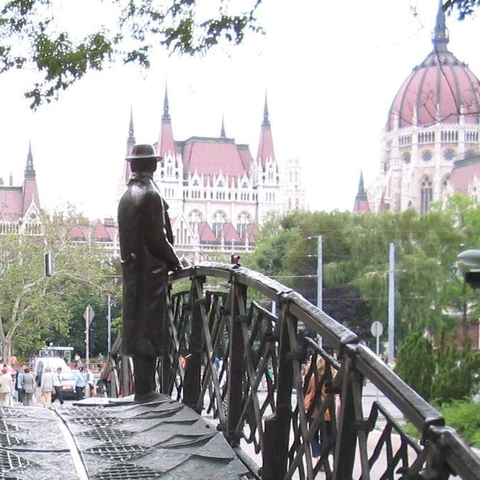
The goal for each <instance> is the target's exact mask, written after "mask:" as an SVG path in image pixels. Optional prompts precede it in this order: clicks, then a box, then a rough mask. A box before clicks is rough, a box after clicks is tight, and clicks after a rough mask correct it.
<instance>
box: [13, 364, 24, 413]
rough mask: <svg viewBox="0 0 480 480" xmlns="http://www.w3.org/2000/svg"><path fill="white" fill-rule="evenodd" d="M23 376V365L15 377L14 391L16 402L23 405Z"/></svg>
mask: <svg viewBox="0 0 480 480" xmlns="http://www.w3.org/2000/svg"><path fill="white" fill-rule="evenodd" d="M24 374H25V365H22V366H21V367H20V369H19V370H18V372H17V374H16V375H15V390H16V391H17V398H18V402H19V403H21V404H23V397H24V395H25V388H24V385H23V376H24Z"/></svg>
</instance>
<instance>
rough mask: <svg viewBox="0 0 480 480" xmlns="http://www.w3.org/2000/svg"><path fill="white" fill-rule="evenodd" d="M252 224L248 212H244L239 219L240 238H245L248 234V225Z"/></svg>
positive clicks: (238, 230)
mask: <svg viewBox="0 0 480 480" xmlns="http://www.w3.org/2000/svg"><path fill="white" fill-rule="evenodd" d="M249 223H250V215H249V214H248V213H247V212H242V213H241V214H240V215H239V216H238V219H237V232H238V235H239V236H240V237H243V236H245V233H246V232H247V225H248V224H249Z"/></svg>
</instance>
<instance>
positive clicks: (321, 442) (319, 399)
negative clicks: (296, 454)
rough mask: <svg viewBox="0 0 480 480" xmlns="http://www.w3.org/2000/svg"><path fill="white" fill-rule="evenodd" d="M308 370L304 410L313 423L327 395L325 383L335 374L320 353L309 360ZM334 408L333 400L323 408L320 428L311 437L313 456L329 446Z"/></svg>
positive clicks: (318, 454) (317, 455)
mask: <svg viewBox="0 0 480 480" xmlns="http://www.w3.org/2000/svg"><path fill="white" fill-rule="evenodd" d="M315 367H316V368H315ZM310 371H311V376H310V379H309V382H308V387H307V391H306V393H305V411H306V412H307V417H308V418H309V421H310V424H313V423H314V421H315V419H316V418H317V417H318V414H319V411H320V406H321V405H322V404H323V402H324V401H325V400H326V397H327V386H326V384H327V383H330V382H331V381H332V378H333V377H334V376H335V371H333V370H332V368H331V366H330V365H328V364H327V363H326V361H325V359H324V358H323V357H322V356H320V355H318V357H317V361H316V363H315V364H312V361H310V365H309V367H308V368H307V372H310ZM307 376H308V373H307ZM334 409H335V405H334V402H333V405H330V406H328V407H327V409H326V410H325V414H324V416H323V419H322V421H321V422H320V428H319V430H317V431H316V432H315V435H314V436H313V437H312V441H311V447H312V455H313V456H314V457H319V456H320V455H321V454H322V453H323V452H324V451H325V449H326V448H327V447H328V446H329V442H330V441H331V439H332V436H333V425H332V416H331V415H332V414H331V412H333V410H334Z"/></svg>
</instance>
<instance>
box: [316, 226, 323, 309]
mask: <svg viewBox="0 0 480 480" xmlns="http://www.w3.org/2000/svg"><path fill="white" fill-rule="evenodd" d="M322 250H323V249H322V236H321V235H319V236H318V237H317V307H318V308H319V309H320V310H322V309H323V265H322V264H323V261H322V257H323V252H322Z"/></svg>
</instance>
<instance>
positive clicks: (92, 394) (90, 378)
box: [86, 369, 97, 397]
mask: <svg viewBox="0 0 480 480" xmlns="http://www.w3.org/2000/svg"><path fill="white" fill-rule="evenodd" d="M86 380H87V384H88V393H89V395H90V397H96V396H97V392H96V391H95V376H94V375H93V372H92V371H91V370H90V369H88V370H87V373H86Z"/></svg>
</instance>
